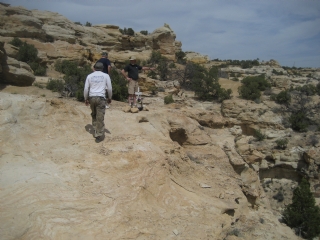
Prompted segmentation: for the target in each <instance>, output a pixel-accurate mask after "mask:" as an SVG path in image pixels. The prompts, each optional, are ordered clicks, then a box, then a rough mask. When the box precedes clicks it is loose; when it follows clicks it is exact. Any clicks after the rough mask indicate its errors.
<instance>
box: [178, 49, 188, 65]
mask: <svg viewBox="0 0 320 240" xmlns="http://www.w3.org/2000/svg"><path fill="white" fill-rule="evenodd" d="M185 57H186V54H185V52H183V51H179V52H176V59H177V63H180V64H186V59H185Z"/></svg>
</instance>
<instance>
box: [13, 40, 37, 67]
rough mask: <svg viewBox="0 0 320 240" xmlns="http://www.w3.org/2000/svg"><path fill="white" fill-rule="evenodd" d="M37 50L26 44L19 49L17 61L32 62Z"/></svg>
mask: <svg viewBox="0 0 320 240" xmlns="http://www.w3.org/2000/svg"><path fill="white" fill-rule="evenodd" d="M37 56H38V50H37V49H36V48H35V47H34V45H32V44H28V43H26V42H24V43H22V45H21V46H20V47H19V51H18V56H17V59H18V60H19V61H22V62H26V63H28V62H34V61H36V60H37Z"/></svg>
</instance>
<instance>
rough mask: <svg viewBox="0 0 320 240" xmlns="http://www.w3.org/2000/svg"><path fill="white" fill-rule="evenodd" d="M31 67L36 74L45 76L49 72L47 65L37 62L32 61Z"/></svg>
mask: <svg viewBox="0 0 320 240" xmlns="http://www.w3.org/2000/svg"><path fill="white" fill-rule="evenodd" d="M29 65H30V67H31V69H32V70H33V72H34V75H36V76H45V75H46V73H47V68H46V67H45V66H42V65H41V64H39V63H37V62H31V63H29Z"/></svg>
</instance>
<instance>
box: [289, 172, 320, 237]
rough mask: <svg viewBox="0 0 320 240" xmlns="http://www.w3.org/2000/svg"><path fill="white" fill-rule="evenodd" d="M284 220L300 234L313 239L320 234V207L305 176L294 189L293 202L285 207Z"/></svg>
mask: <svg viewBox="0 0 320 240" xmlns="http://www.w3.org/2000/svg"><path fill="white" fill-rule="evenodd" d="M283 221H284V223H285V224H287V225H288V226H289V227H291V228H293V229H295V230H296V233H297V234H298V235H299V236H302V237H304V238H307V239H313V238H315V237H317V236H319V234H320V224H319V223H320V208H319V207H318V206H316V204H315V198H314V196H313V194H312V192H311V191H310V184H309V182H308V180H306V179H305V178H303V179H302V181H301V183H300V184H299V186H298V187H297V188H296V189H295V190H294V191H293V196H292V203H291V204H289V205H287V206H286V207H285V210H284V212H283Z"/></svg>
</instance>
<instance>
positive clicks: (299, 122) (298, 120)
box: [289, 111, 309, 132]
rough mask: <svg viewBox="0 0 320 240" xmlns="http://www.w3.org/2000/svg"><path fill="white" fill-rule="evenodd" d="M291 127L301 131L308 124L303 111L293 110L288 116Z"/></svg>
mask: <svg viewBox="0 0 320 240" xmlns="http://www.w3.org/2000/svg"><path fill="white" fill-rule="evenodd" d="M289 123H290V124H291V128H292V129H293V130H295V131H299V132H303V131H305V130H306V128H307V127H308V125H309V121H308V118H307V115H306V113H305V112H303V111H299V112H293V113H291V115H290V117H289Z"/></svg>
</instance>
